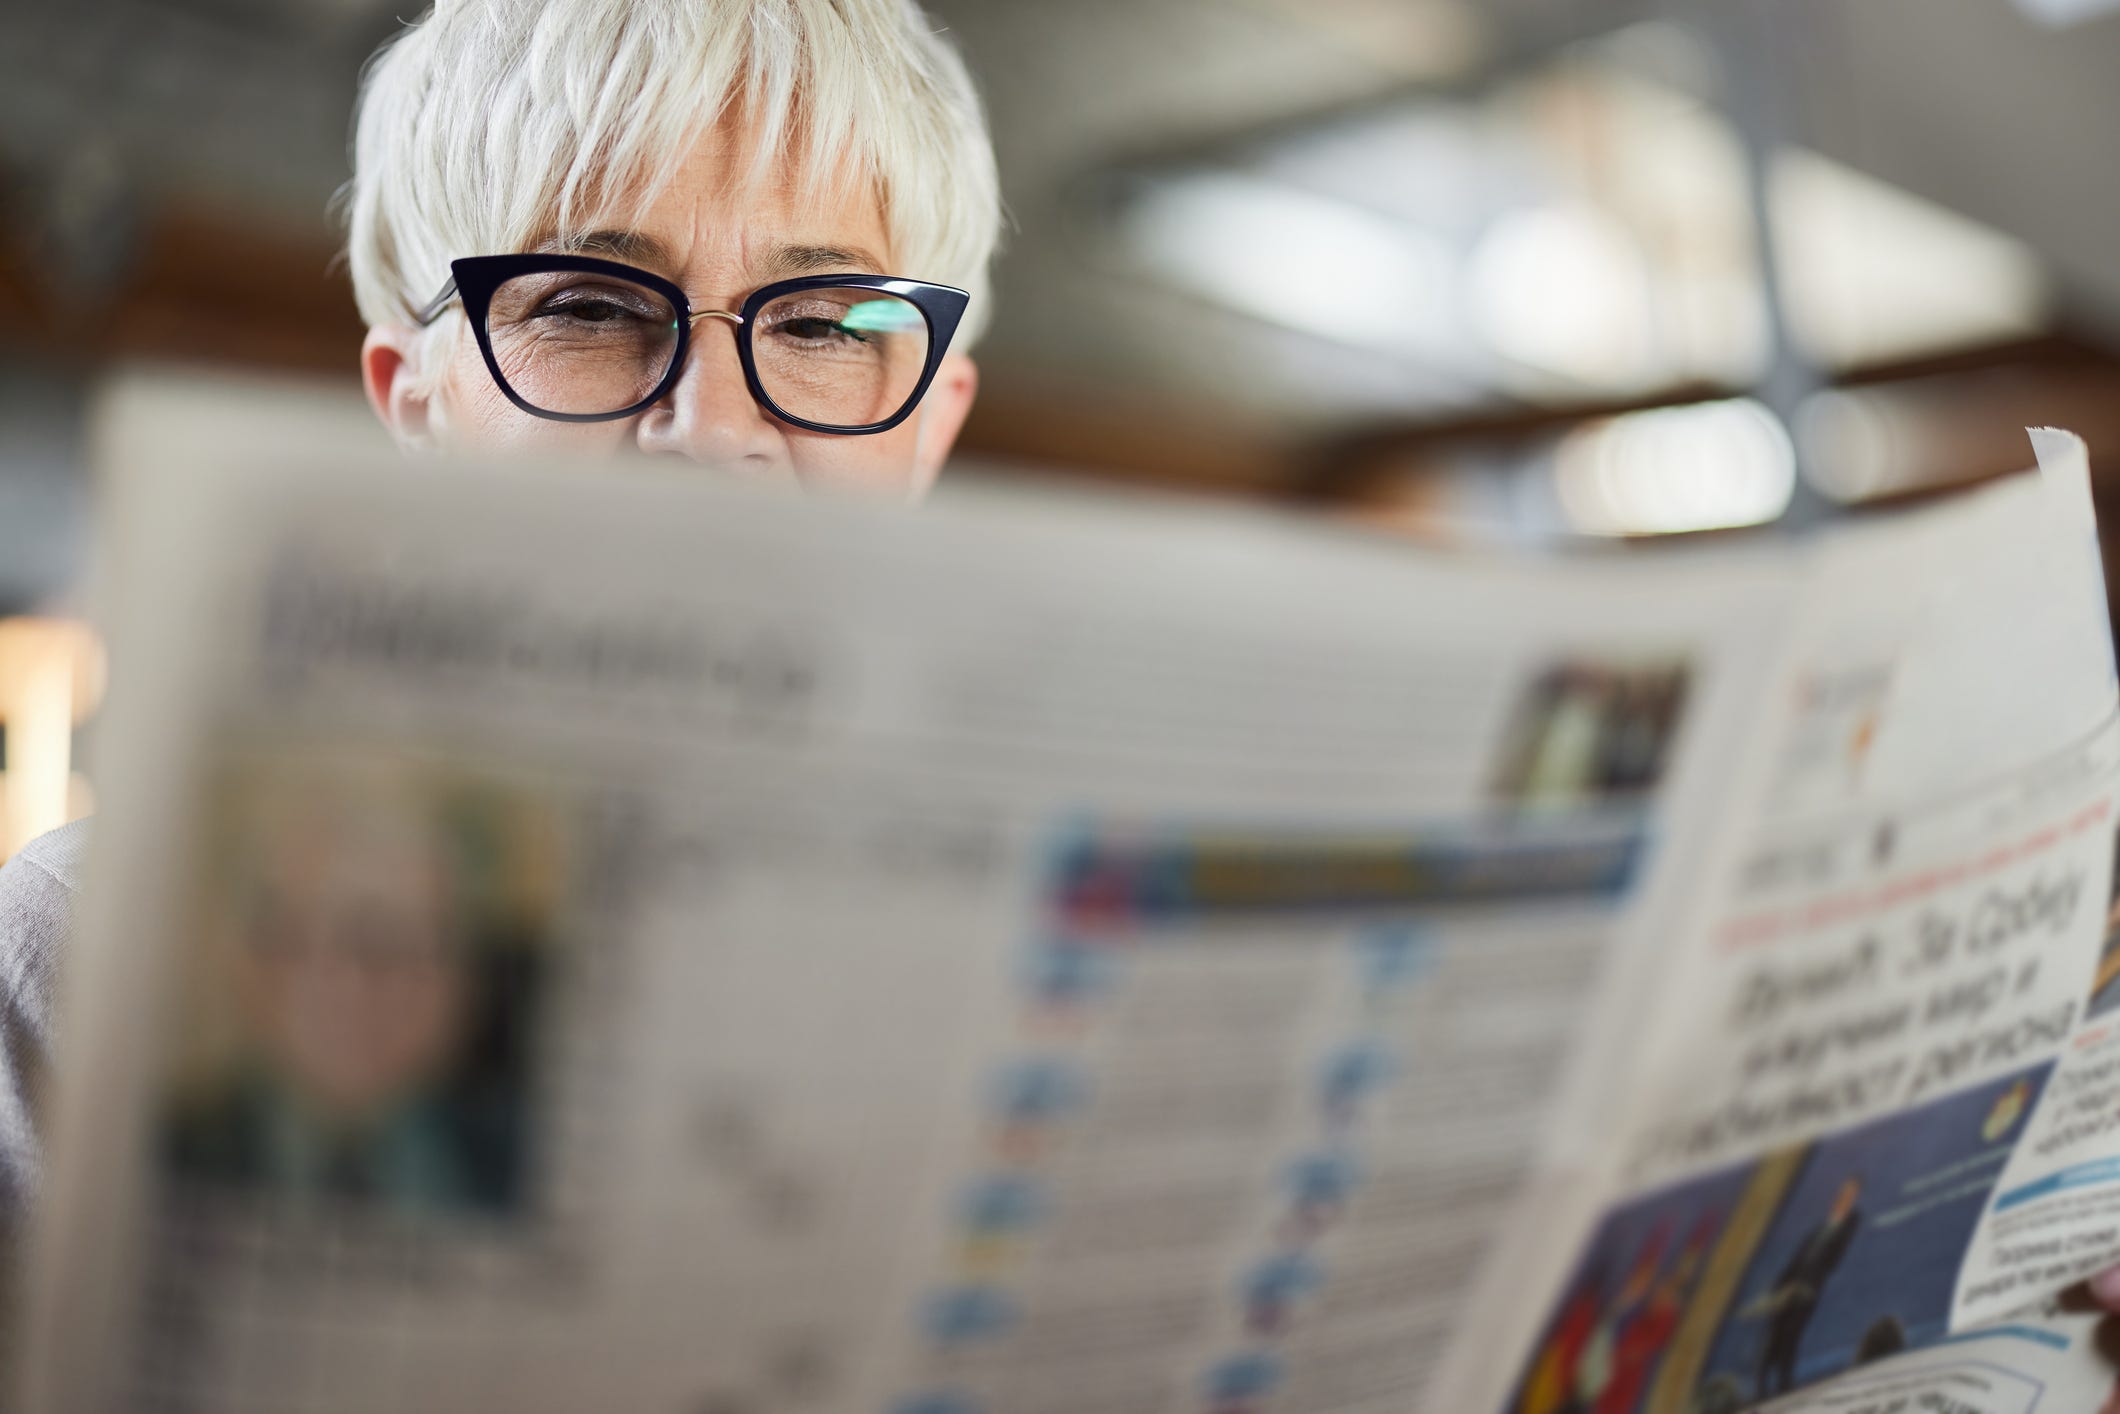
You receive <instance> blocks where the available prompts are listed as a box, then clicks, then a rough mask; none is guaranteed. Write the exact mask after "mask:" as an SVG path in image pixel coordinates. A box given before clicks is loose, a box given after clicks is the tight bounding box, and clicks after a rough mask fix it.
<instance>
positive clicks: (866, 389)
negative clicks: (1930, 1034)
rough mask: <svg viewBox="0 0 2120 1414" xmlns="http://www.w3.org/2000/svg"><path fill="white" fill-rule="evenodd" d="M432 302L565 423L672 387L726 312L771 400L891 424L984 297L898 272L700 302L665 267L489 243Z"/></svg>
mask: <svg viewBox="0 0 2120 1414" xmlns="http://www.w3.org/2000/svg"><path fill="white" fill-rule="evenodd" d="M449 269H450V271H451V272H452V275H453V277H454V278H452V279H451V280H450V282H449V284H448V285H447V286H445V287H444V288H443V290H442V292H441V293H440V294H438V295H436V296H435V297H434V299H433V301H432V302H431V303H429V304H428V306H427V307H426V308H425V309H423V310H421V311H420V313H419V315H418V319H419V322H420V324H421V325H422V326H423V327H424V326H426V325H429V324H432V323H433V322H434V321H435V320H436V319H439V318H440V317H441V315H442V311H443V310H445V309H447V308H448V307H449V304H450V302H451V301H452V300H461V301H462V302H463V306H464V315H465V317H466V318H467V319H469V320H470V322H471V328H472V331H473V332H474V333H475V334H476V335H477V338H478V347H479V352H480V353H481V354H483V355H484V356H485V359H486V368H487V370H488V371H490V372H491V373H492V374H493V381H494V382H495V383H497V384H499V385H500V390H501V391H502V392H503V393H505V394H506V395H507V397H508V401H510V402H512V403H514V404H515V405H516V406H517V407H519V408H521V409H522V410H523V411H524V412H527V413H530V414H532V415H533V416H536V417H546V418H551V419H552V420H553V421H555V422H606V421H609V420H611V419H614V418H620V417H630V416H632V415H633V414H635V413H637V412H641V411H643V410H644V409H646V408H648V407H650V406H652V405H653V404H654V403H655V402H656V401H657V400H658V399H660V398H661V397H663V396H664V395H665V394H666V393H668V392H669V391H670V388H671V386H672V385H674V384H675V383H676V382H677V379H678V375H679V373H680V372H681V371H682V370H683V368H684V365H685V353H686V350H687V349H688V348H689V347H690V344H691V339H692V326H693V325H694V324H695V323H696V322H697V321H699V320H702V319H720V320H724V321H726V322H727V323H728V324H729V326H730V328H731V329H732V330H733V331H734V332H735V335H736V356H737V358H738V360H739V361H740V362H741V363H742V365H743V376H744V382H745V384H746V385H747V386H748V387H749V388H750V390H751V396H752V397H753V398H755V399H756V400H757V401H758V403H759V405H760V406H761V407H763V408H765V410H766V411H767V412H769V413H771V414H772V415H773V416H775V417H777V418H779V419H780V420H781V421H783V422H787V423H792V424H793V425H794V426H797V427H802V428H807V429H808V430H810V431H812V432H833V433H841V434H844V435H848V436H859V435H862V434H864V433H871V432H887V431H889V430H890V429H891V428H893V427H896V426H897V425H898V424H899V423H901V422H903V421H905V419H906V417H907V416H908V415H909V414H910V413H911V412H912V411H913V409H914V408H915V407H916V406H918V405H919V402H920V399H921V396H922V395H923V394H924V393H926V392H927V389H928V384H929V383H930V382H932V381H933V380H934V377H935V369H936V367H937V365H939V364H940V363H941V362H942V355H943V354H944V353H945V352H946V351H947V350H948V348H949V346H950V337H951V335H953V334H955V333H956V332H957V324H958V321H959V320H961V319H962V318H963V317H964V307H965V305H966V303H967V302H968V301H969V300H970V299H971V296H970V295H968V294H966V293H965V292H964V291H963V290H959V289H953V288H952V287H950V286H948V285H931V284H928V283H926V282H925V281H921V280H903V279H900V278H898V277H897V276H895V275H806V276H803V277H801V278H799V279H794V280H780V281H776V282H775V283H773V284H770V285H765V286H761V287H760V288H759V289H756V290H753V291H752V292H751V294H750V295H749V296H748V297H747V298H746V299H745V300H744V302H743V305H742V307H741V308H739V309H736V310H726V309H701V310H695V309H693V308H692V304H691V301H690V300H688V299H687V298H686V297H685V292H684V291H683V290H681V289H679V288H678V287H677V286H676V285H673V284H671V283H670V282H669V281H668V280H665V279H663V278H662V277H661V276H660V275H655V274H652V273H650V272H648V271H646V270H639V269H635V268H634V267H633V266H630V265H622V264H620V263H619V262H617V261H615V260H600V259H597V258H596V257H594V256H586V255H479V256H470V257H466V258H465V259H462V260H453V261H451V262H450V263H449Z"/></svg>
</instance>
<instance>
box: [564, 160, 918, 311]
mask: <svg viewBox="0 0 2120 1414" xmlns="http://www.w3.org/2000/svg"><path fill="white" fill-rule="evenodd" d="M741 136H742V135H741V132H740V131H739V132H737V133H736V134H735V135H734V137H735V139H736V140H733V141H732V133H731V131H730V129H729V127H728V126H727V125H723V126H722V127H720V128H718V129H714V130H710V131H709V132H708V133H706V134H704V135H702V137H701V139H700V141H699V142H698V143H697V144H696V145H695V146H694V147H693V149H692V150H691V151H690V152H689V153H687V154H686V156H685V158H684V160H683V161H681V162H679V163H677V164H675V165H674V166H673V167H671V168H670V169H669V171H668V173H667V175H666V176H663V177H662V178H660V179H659V180H655V181H653V182H652V183H651V184H649V185H648V186H647V188H646V189H643V188H641V187H636V188H635V189H634V190H633V191H632V192H631V193H630V194H629V195H628V197H627V198H626V199H624V200H622V201H620V202H617V203H613V204H612V205H611V206H610V207H607V208H606V214H605V215H603V216H601V217H599V218H598V219H594V220H590V221H586V222H583V223H581V225H580V227H579V228H578V229H576V230H573V231H561V232H559V233H556V234H555V235H554V236H553V237H552V238H551V239H549V240H547V241H545V242H543V243H541V244H540V246H539V247H538V248H539V249H545V250H562V251H569V252H576V253H581V254H588V255H604V256H608V257H609V258H611V259H613V260H623V261H626V262H628V263H630V264H635V265H640V266H643V267H645V268H648V269H652V270H655V271H658V272H659V273H662V274H665V275H669V276H672V277H673V278H679V277H684V276H687V275H702V276H703V275H707V274H710V273H711V274H717V275H742V276H744V277H747V278H749V279H752V280H754V281H766V280H774V279H786V278H790V277H793V276H796V275H810V274H821V273H825V272H827V271H850V270H860V271H866V272H870V273H878V274H882V273H898V272H892V271H890V270H889V268H888V265H889V260H890V257H891V254H892V252H891V250H890V248H889V247H890V239H889V233H888V231H887V230H886V228H885V224H884V219H883V204H882V201H881V199H880V197H879V195H878V193H877V191H876V188H875V186H874V184H873V183H871V182H868V181H865V180H862V179H861V178H859V177H858V176H856V175H855V174H853V173H850V172H804V171H799V170H791V169H788V168H786V167H781V168H775V167H773V166H772V165H770V164H769V163H766V162H764V161H762V160H760V159H759V158H758V156H757V155H756V154H754V153H752V152H750V151H749V149H748V144H747V143H745V142H744V141H742V140H741Z"/></svg>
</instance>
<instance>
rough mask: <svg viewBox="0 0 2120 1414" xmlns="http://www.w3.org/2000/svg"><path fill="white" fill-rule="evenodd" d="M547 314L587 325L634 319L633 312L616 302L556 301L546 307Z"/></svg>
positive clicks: (597, 300)
mask: <svg viewBox="0 0 2120 1414" xmlns="http://www.w3.org/2000/svg"><path fill="white" fill-rule="evenodd" d="M545 312H546V313H547V314H556V315H562V316H564V317H566V318H568V319H579V320H581V321H582V322H583V323H585V324H605V323H609V322H610V321H612V320H615V319H627V318H630V317H632V313H633V311H631V310H629V309H627V308H626V307H625V306H624V305H622V304H619V303H618V302H617V301H615V300H608V299H572V300H556V301H554V302H553V303H551V304H548V305H546V306H545Z"/></svg>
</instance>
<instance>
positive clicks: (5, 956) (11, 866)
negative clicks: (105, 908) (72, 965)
mask: <svg viewBox="0 0 2120 1414" xmlns="http://www.w3.org/2000/svg"><path fill="white" fill-rule="evenodd" d="M88 835H89V822H88V820H86V819H80V820H76V821H74V822H73V823H72V824H71V825H62V826H60V827H59V828H58V829H56V830H53V831H51V832H50V833H49V834H43V835H39V836H38V837H37V838H35V839H33V840H31V841H30V842H29V843H28V844H26V845H24V846H23V847H22V848H21V849H19V850H17V851H16V852H15V854H14V855H13V857H11V858H10V859H9V860H8V861H7V862H6V863H5V864H0V989H4V990H5V992H6V993H7V994H8V996H7V998H6V999H5V1000H6V1001H7V1002H9V1003H12V1004H13V1005H15V1006H17V1007H22V1006H24V1004H25V1003H26V1004H27V1009H28V1010H30V1011H31V1012H32V1013H33V1014H34V1015H36V1017H37V1019H38V1020H40V1021H41V1019H42V1012H43V1006H42V1005H41V1003H42V1000H43V998H44V997H45V996H47V995H48V994H49V992H50V988H51V978H52V971H53V968H54V967H55V966H56V965H57V962H58V957H59V951H60V949H61V948H62V947H63V946H64V945H65V939H66V934H67V932H68V930H69V928H70V927H71V925H72V921H73V911H74V896H75V895H76V894H77V893H79V892H80V888H81V861H82V859H83V857H84V856H85V855H86V854H87V852H88Z"/></svg>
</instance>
